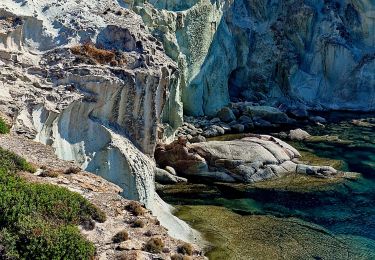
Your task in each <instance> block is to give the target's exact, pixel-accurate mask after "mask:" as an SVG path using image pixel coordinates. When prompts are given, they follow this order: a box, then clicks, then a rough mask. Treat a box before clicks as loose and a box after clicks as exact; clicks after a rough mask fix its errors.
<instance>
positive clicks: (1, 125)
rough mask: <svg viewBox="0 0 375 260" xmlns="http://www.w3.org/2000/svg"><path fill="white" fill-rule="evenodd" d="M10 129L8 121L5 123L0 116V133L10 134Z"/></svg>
mask: <svg viewBox="0 0 375 260" xmlns="http://www.w3.org/2000/svg"><path fill="white" fill-rule="evenodd" d="M9 130H10V129H9V126H8V125H7V123H5V121H4V119H2V118H1V117H0V134H8V133H9Z"/></svg>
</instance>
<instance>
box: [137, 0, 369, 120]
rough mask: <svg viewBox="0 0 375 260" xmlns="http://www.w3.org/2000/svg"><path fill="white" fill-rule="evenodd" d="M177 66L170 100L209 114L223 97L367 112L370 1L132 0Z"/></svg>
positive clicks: (194, 112) (192, 111)
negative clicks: (176, 81)
mask: <svg viewBox="0 0 375 260" xmlns="http://www.w3.org/2000/svg"><path fill="white" fill-rule="evenodd" d="M132 6H133V9H134V10H135V11H136V12H137V13H139V14H140V15H141V16H142V18H143V20H144V21H145V23H146V25H147V26H148V27H149V28H150V30H151V31H152V33H153V35H155V36H156V37H157V38H158V39H160V40H161V41H162V42H163V43H164V46H165V50H166V52H167V54H168V55H169V56H170V57H171V58H172V59H173V60H175V61H176V62H178V64H179V68H180V70H181V75H180V82H179V84H177V85H176V86H175V87H174V89H173V91H175V92H177V93H180V94H181V98H180V99H178V98H177V99H175V100H176V102H174V103H173V105H174V106H175V107H176V108H178V109H179V111H181V102H180V101H181V100H182V101H183V109H184V111H185V113H186V114H190V115H204V114H205V115H215V114H216V112H217V111H218V110H220V108H222V107H223V106H225V105H226V104H227V103H228V102H229V100H233V101H237V100H248V101H259V100H264V99H266V100H267V101H268V102H272V101H273V100H276V101H277V102H278V104H280V103H287V104H288V105H290V106H305V105H307V107H309V108H313V109H318V110H321V109H347V110H374V98H375V78H374V73H373V72H374V70H375V49H374V46H375V33H374V31H375V23H374V15H373V14H374V11H375V5H374V3H373V2H371V1H366V0H359V1H355V2H353V1H346V0H345V1H324V2H321V1H307V0H306V1H297V0H296V1H288V2H286V1H247V0H232V1H221V0H216V1H208V0H200V1H198V0H197V1H183V3H182V2H180V1H167V0H164V1H153V0H150V1H148V2H147V1H134V3H133V5H132Z"/></svg>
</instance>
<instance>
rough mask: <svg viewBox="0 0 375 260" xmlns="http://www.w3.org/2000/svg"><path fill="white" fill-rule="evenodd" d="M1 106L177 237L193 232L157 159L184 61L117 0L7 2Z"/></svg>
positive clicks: (0, 9) (17, 124)
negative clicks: (157, 178)
mask: <svg viewBox="0 0 375 260" xmlns="http://www.w3.org/2000/svg"><path fill="white" fill-rule="evenodd" d="M0 66H1V67H2V69H1V72H0V111H1V112H2V113H4V114H6V115H7V116H9V117H10V118H13V128H12V130H13V132H15V133H18V134H21V135H24V136H26V137H28V138H30V139H34V140H36V141H38V142H41V143H44V144H48V145H50V146H52V147H53V148H54V149H55V152H56V154H57V155H58V157H59V158H61V159H64V160H74V161H76V162H78V163H79V164H80V165H81V166H82V167H83V168H84V169H85V170H87V171H90V172H93V173H96V174H98V175H100V176H102V177H104V178H105V179H107V180H109V181H111V182H114V183H115V184H117V185H119V186H120V187H121V188H122V189H123V194H122V195H123V196H125V197H126V198H128V199H132V200H138V201H140V202H142V203H144V204H145V205H146V206H147V207H148V208H149V209H151V210H153V211H154V214H156V215H159V216H161V221H162V224H164V225H166V227H167V228H168V229H169V230H170V231H171V233H172V235H174V236H176V237H177V238H182V239H185V240H191V239H192V237H193V236H195V235H194V234H193V233H192V230H191V229H190V228H189V227H188V226H187V224H185V223H184V222H182V221H179V220H178V219H177V218H175V217H173V216H172V215H171V213H170V208H169V206H168V205H166V204H165V203H164V202H163V201H161V199H160V198H159V197H158V196H157V195H156V193H155V187H154V185H155V184H154V168H155V163H154V161H153V160H152V157H153V153H154V149H155V146H156V143H157V141H158V137H159V136H158V131H160V128H159V123H160V118H161V114H162V111H163V109H164V106H165V104H166V103H167V100H168V96H169V87H170V86H171V85H173V84H175V83H174V82H178V71H177V66H176V63H175V62H173V61H172V60H171V59H170V58H169V57H167V56H166V55H165V53H164V49H163V47H162V44H161V42H159V41H158V40H157V39H156V38H154V37H153V36H152V35H151V34H149V33H148V31H147V29H146V28H145V26H144V24H143V22H142V19H141V18H140V17H139V16H138V15H136V14H135V13H134V12H132V11H130V10H126V9H124V8H122V7H121V6H120V5H119V4H118V3H117V1H85V2H78V1H73V0H67V1H64V2H61V1H49V0H48V1H47V0H45V1H44V0H41V1H37V2H35V1H24V2H23V3H18V2H14V1H11V0H5V1H2V2H1V3H0Z"/></svg>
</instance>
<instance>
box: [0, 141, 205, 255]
mask: <svg viewBox="0 0 375 260" xmlns="http://www.w3.org/2000/svg"><path fill="white" fill-rule="evenodd" d="M0 147H2V148H6V149H9V150H11V151H13V152H15V153H17V154H19V155H22V157H24V158H25V159H27V160H28V161H29V162H31V163H32V164H33V165H34V166H36V168H38V171H37V172H36V173H35V174H31V173H27V172H23V173H21V174H20V176H21V177H22V178H24V179H26V180H28V181H31V182H37V183H48V184H53V185H58V186H61V187H65V188H67V189H69V190H71V191H74V192H77V193H79V194H81V195H82V196H84V197H85V198H86V199H87V200H89V201H90V202H91V203H93V204H94V205H96V206H97V207H99V208H100V209H101V210H102V211H103V212H105V214H106V221H105V222H104V223H90V225H89V227H86V226H85V225H83V224H82V225H81V226H80V230H81V232H82V234H83V235H84V236H85V237H86V238H87V239H88V240H89V241H91V242H93V243H94V245H95V247H96V258H97V259H124V258H125V259H155V258H167V257H171V256H173V255H177V254H178V248H179V247H180V246H181V245H183V244H184V243H185V242H183V241H181V240H177V239H174V238H172V237H170V236H169V235H168V230H167V229H166V228H164V227H163V226H161V225H160V223H159V220H158V219H157V218H156V217H155V216H154V215H153V213H152V212H151V211H149V210H147V209H145V208H144V207H143V206H142V205H141V204H140V203H138V202H134V201H129V200H127V199H125V198H124V197H123V196H120V193H122V189H121V188H120V187H119V186H117V185H115V184H113V183H110V182H108V181H106V180H105V179H103V178H101V177H99V176H97V175H94V174H92V173H89V172H85V171H81V170H77V171H74V173H70V172H71V170H70V169H72V168H74V169H76V168H78V169H79V167H78V165H77V164H75V163H73V162H68V161H63V160H60V159H58V158H57V156H56V155H55V154H54V151H53V149H52V148H51V147H49V146H45V145H42V144H40V143H37V142H34V141H30V140H28V139H26V138H23V137H20V136H11V135H10V136H9V135H8V136H0ZM46 172H48V174H44V173H46ZM51 173H52V174H51ZM68 173H69V174H68ZM129 205H138V213H137V214H135V213H134V212H132V210H129V208H130V207H129ZM136 221H137V222H138V223H142V225H141V226H137V225H135V223H136ZM123 230H126V232H127V233H128V235H129V239H128V240H127V241H125V242H122V243H119V242H114V241H113V237H114V236H115V235H116V234H117V233H118V232H120V231H123ZM151 238H161V239H162V241H163V243H164V248H163V252H159V253H150V252H147V251H146V250H145V249H144V248H145V244H146V243H147V241H148V240H150V239H151ZM197 242H199V241H197ZM192 259H205V258H204V257H203V256H202V252H201V251H200V249H199V248H198V247H197V246H195V245H193V256H192Z"/></svg>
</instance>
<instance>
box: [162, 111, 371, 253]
mask: <svg viewBox="0 0 375 260" xmlns="http://www.w3.org/2000/svg"><path fill="white" fill-rule="evenodd" d="M325 116H326V117H329V116H330V117H331V119H334V120H335V121H336V122H335V123H332V124H328V125H327V126H326V127H325V128H321V127H315V126H314V127H306V128H305V130H307V131H308V132H309V133H311V134H312V135H319V136H322V135H336V136H338V137H339V138H340V139H341V140H344V142H337V141H333V142H332V141H323V142H322V141H319V142H306V143H293V145H295V146H296V147H297V148H299V149H300V150H301V151H304V152H307V154H308V153H312V154H315V155H317V156H319V157H324V158H329V159H334V160H341V161H343V164H341V165H342V168H343V170H346V171H354V172H359V173H361V174H362V177H360V178H358V179H355V180H345V181H343V182H336V183H330V184H326V185H320V184H318V185H315V183H314V185H310V184H308V185H303V186H302V187H301V186H300V184H299V183H293V184H290V183H282V184H278V185H271V184H270V185H268V184H265V185H260V186H249V187H242V188H241V189H238V188H233V187H231V186H227V185H220V184H215V185H207V186H206V187H205V188H202V191H204V192H201V193H198V194H197V193H196V192H195V193H194V194H190V195H189V196H186V193H181V194H180V196H179V194H178V193H177V194H173V195H170V196H168V194H167V195H165V194H164V198H165V199H167V200H168V201H169V202H171V203H173V204H175V205H184V206H182V207H180V217H182V218H185V220H187V221H188V222H190V223H191V224H192V225H193V226H195V227H196V228H198V229H200V230H201V231H202V232H203V233H206V234H208V240H210V242H212V243H213V244H214V245H215V247H214V248H213V249H212V251H211V252H210V254H209V256H210V257H211V258H212V259H224V258H221V257H220V255H222V254H223V252H224V253H228V252H227V251H228V250H226V249H225V247H224V246H223V247H221V245H222V244H225V243H224V242H222V241H221V242H218V241H220V239H219V238H220V237H221V239H222V237H223V234H224V233H225V230H221V231H215V232H210V231H211V230H212V225H218V223H221V222H220V221H219V220H217V218H219V219H220V215H223V216H224V215H225V214H227V213H228V212H227V211H230V212H233V213H236V214H237V215H238V216H240V218H239V219H238V220H237V221H236V223H238V226H236V224H235V223H234V224H233V225H234V226H233V225H231V228H230V231H231V232H234V233H235V234H237V237H242V239H241V241H239V242H236V243H237V245H238V246H237V247H238V248H241V243H245V242H246V238H251V239H252V240H251V241H253V240H254V236H253V235H252V233H251V232H250V231H249V232H247V231H246V230H244V229H246V228H245V226H246V223H247V221H254V220H253V219H252V218H253V217H254V216H268V217H277V218H278V222H277V223H278V226H281V230H288V227H289V226H288V225H289V224H288V223H289V222H287V220H289V219H290V218H296V219H298V220H302V221H305V222H308V223H312V224H316V225H318V226H319V227H322V228H324V229H326V230H327V231H328V232H332V235H334V236H337V237H340V238H342V237H343V236H350V237H351V239H352V240H350V242H349V243H348V246H349V247H350V246H351V245H353V246H354V244H356V246H358V245H359V247H361V246H363V248H361V249H360V250H359V251H360V252H364V251H366V252H370V253H371V252H375V207H374V206H375V127H374V126H366V127H365V126H356V125H353V124H352V123H350V121H351V120H350V119H348V118H346V117H341V116H340V114H332V115H325ZM367 116H370V117H371V116H372V115H367ZM350 117H351V118H352V117H356V115H350ZM374 117H375V116H374ZM348 141H349V142H348ZM208 191H209V192H208ZM188 205H190V206H191V207H190V208H188V209H189V210H187V207H188ZM198 205H200V206H198ZM202 205H204V206H203V207H206V208H205V209H206V210H204V212H206V211H209V210H210V209H211V208H210V207H211V206H212V205H215V206H219V207H220V208H221V210H223V211H222V214H217V217H216V219H215V220H214V219H212V220H209V219H201V218H200V216H202V215H203V213H200V214H196V213H197V212H196V210H197V209H199V210H202V208H201V207H202ZM195 207H196V208H195ZM215 210H217V209H216V208H215ZM181 212H182V213H181ZM178 214H179V213H178ZM237 215H236V216H237ZM241 216H242V217H241ZM245 220H246V221H245ZM215 221H216V222H215ZM283 221H284V222H283ZM228 223H229V222H228ZM284 225H285V226H284ZM210 226H211V227H210ZM236 228H238V230H237V229H236ZM247 228H248V230H250V229H254V228H255V227H254V226H251V227H247ZM258 228H259V230H262V232H266V233H267V232H268V233H271V232H272V231H269V230H267V227H266V225H263V226H261V225H260V226H259V227H258ZM276 229H277V228H276ZM276 229H275V230H276ZM297 229H298V228H294V230H297ZM228 230H229V229H228ZM221 232H222V233H221ZM237 232H240V233H237ZM246 232H247V233H246ZM297 232H298V231H297ZM299 232H307V231H303V230H301V231H299ZM296 235H298V234H290V233H287V234H280V236H281V237H283V236H285V239H284V240H288V239H289V237H294V236H296ZM319 236H320V235H319V234H315V233H314V234H312V235H311V236H310V237H311V239H312V241H315V240H314V239H318V238H319ZM354 236H355V239H353V237H354ZM276 237H277V236H276ZM321 237H322V238H323V235H322V236H321ZM277 238H278V239H276V238H275V239H276V240H277V241H278V243H283V242H284V240H283V239H281V240H280V237H277ZM305 239H306V240H308V239H307V238H305ZM317 241H318V240H317ZM325 241H327V239H325ZM230 243H231V242H228V244H230ZM246 243H247V244H249V243H250V242H249V241H247V242H246ZM319 243H320V242H319ZM266 244H267V243H266V242H264V244H260V245H259V244H257V245H256V246H257V247H260V246H263V245H266ZM290 246H291V245H290ZM305 246H306V245H305ZM226 247H227V246H226ZM325 248H326V249H328V250H332V252H330V253H332V254H334V252H333V251H339V250H338V249H337V248H336V245H333V244H330V245H328V244H327V246H326V247H325ZM325 248H316V249H314V250H312V251H313V252H315V251H316V253H317V255H316V257H315V256H313V255H312V253H311V254H310V255H308V256H307V255H306V256H303V255H301V254H300V255H298V254H297V255H294V256H292V255H286V256H287V257H289V258H290V259H297V258H301V257H302V259H305V258H310V257H313V258H315V259H338V258H337V257H339V258H341V257H342V256H337V255H336V256H334V255H329V254H328V255H327V254H326V255H325V253H326V252H324V250H325ZM334 248H336V249H334ZM364 248H365V249H364ZM267 249H271V247H270V246H269V247H267V246H265V249H264V252H266V251H267ZM290 249H291V248H288V245H286V246H285V251H286V252H287V251H288V250H289V251H290ZM231 250H232V251H233V250H234V251H235V249H231ZM345 250H347V249H345ZM345 250H344V251H345ZM219 252H220V254H219ZM254 252H255V251H254V250H253V251H249V252H247V253H244V254H249V255H248V257H255V259H258V258H260V257H259V256H258V257H256V256H254V255H252V254H253V253H254ZM281 254H282V253H281ZM229 255H230V254H229V253H228V255H227V256H226V259H230V257H229ZM319 255H321V256H324V257H320V256H319ZM284 256H285V255H284ZM355 256H356V257H355ZM228 257H229V258H228ZM345 258H346V259H354V258H359V259H375V258H374V255H369V254H364V255H359V254H358V253H356V254H354V256H351V257H348V256H346V257H345ZM232 259H236V258H232ZM238 259H246V256H245V257H244V258H238ZM248 259H250V258H248ZM264 259H267V257H266V258H264Z"/></svg>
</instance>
